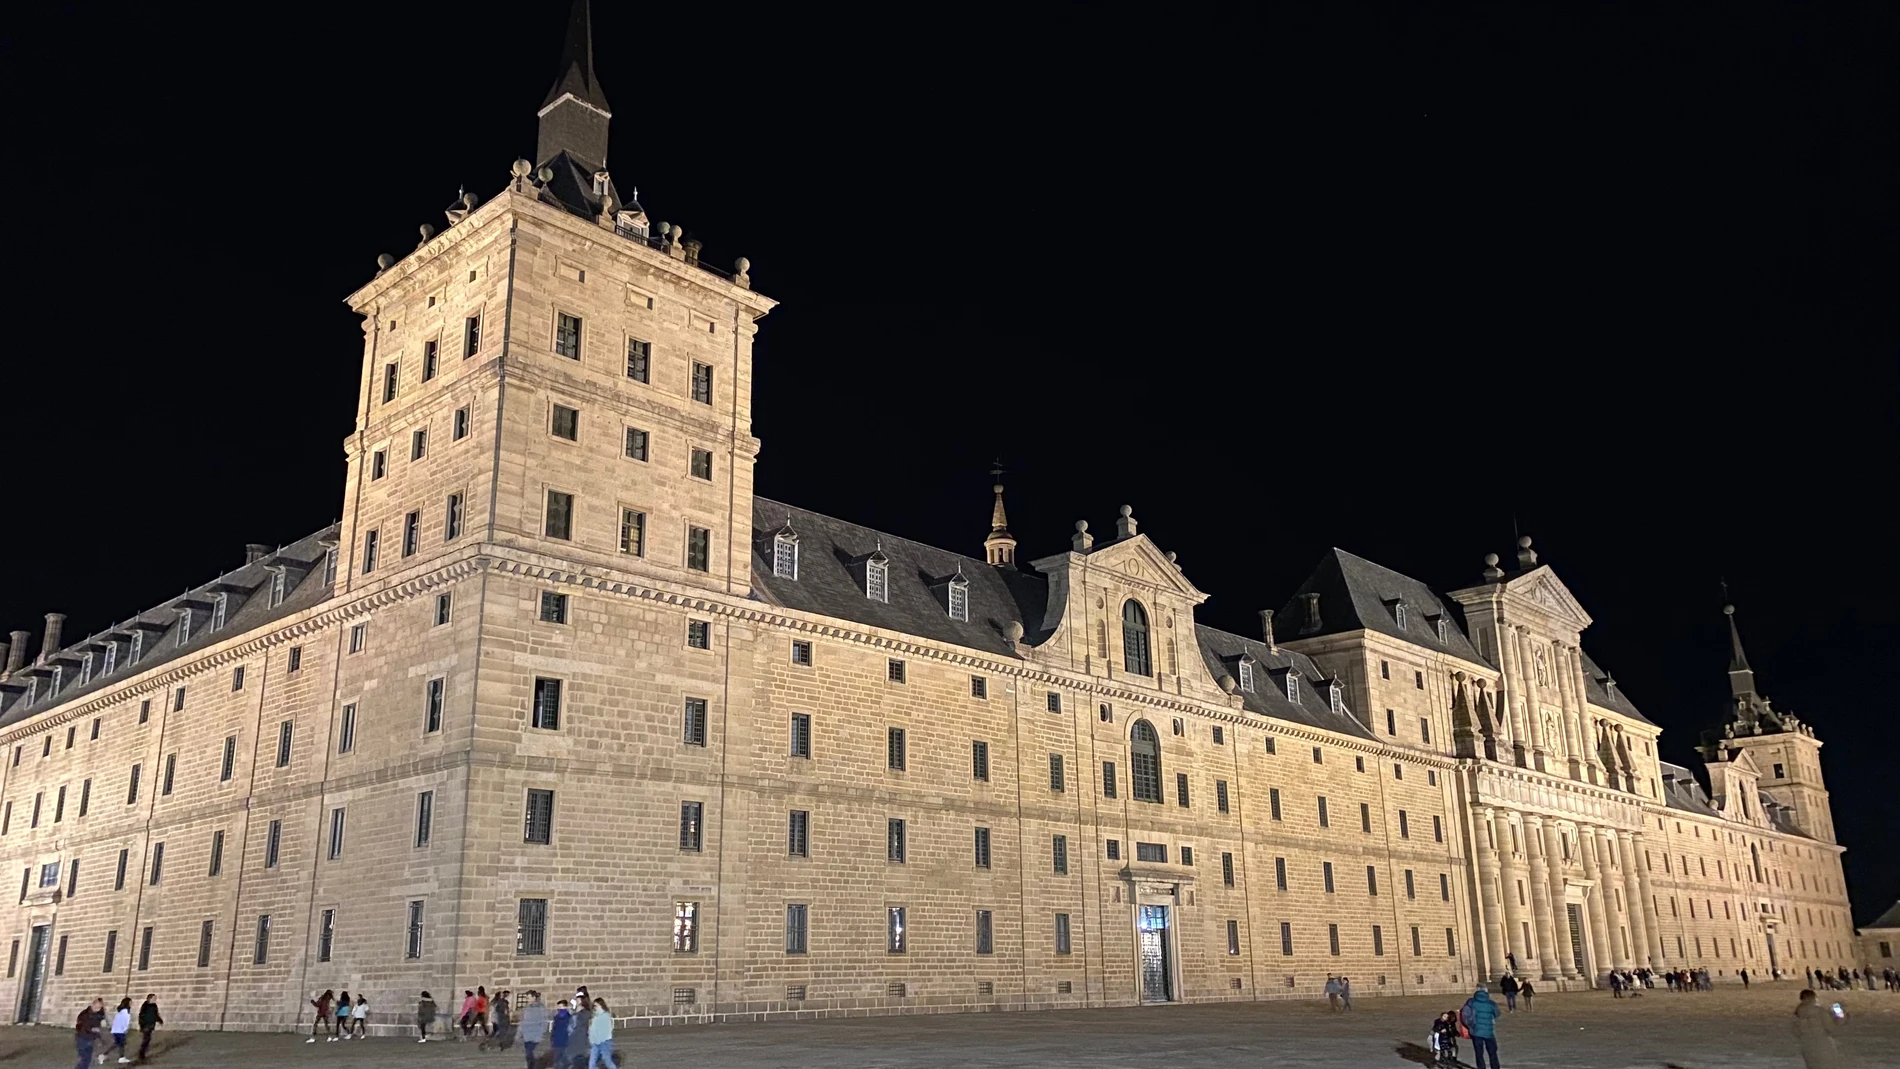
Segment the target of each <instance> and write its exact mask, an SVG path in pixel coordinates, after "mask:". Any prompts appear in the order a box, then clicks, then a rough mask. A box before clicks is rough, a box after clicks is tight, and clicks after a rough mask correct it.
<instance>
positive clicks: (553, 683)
mask: <svg viewBox="0 0 1900 1069" xmlns="http://www.w3.org/2000/svg"><path fill="white" fill-rule="evenodd" d="M532 716H533V721H532V726H534V727H537V728H544V729H546V730H548V731H555V730H558V729H559V728H560V726H561V681H560V680H558V679H546V678H542V677H536V678H535V681H534V708H533V712H532Z"/></svg>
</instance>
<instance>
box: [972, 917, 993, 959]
mask: <svg viewBox="0 0 1900 1069" xmlns="http://www.w3.org/2000/svg"><path fill="white" fill-rule="evenodd" d="M976 952H977V953H978V954H993V953H995V952H996V942H995V933H994V931H993V925H992V923H991V915H990V911H989V910H987V909H979V910H977V911H976Z"/></svg>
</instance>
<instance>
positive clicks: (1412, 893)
mask: <svg viewBox="0 0 1900 1069" xmlns="http://www.w3.org/2000/svg"><path fill="white" fill-rule="evenodd" d="M1405 897H1407V898H1417V897H1418V889H1417V887H1416V886H1414V885H1413V883H1412V870H1411V869H1406V870H1405Z"/></svg>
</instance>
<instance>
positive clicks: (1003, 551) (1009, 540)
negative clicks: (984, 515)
mask: <svg viewBox="0 0 1900 1069" xmlns="http://www.w3.org/2000/svg"><path fill="white" fill-rule="evenodd" d="M990 476H991V478H994V479H995V480H996V482H995V484H994V485H992V486H991V487H990V490H991V492H992V493H994V494H995V495H996V503H995V504H993V505H991V506H990V534H989V537H988V538H985V539H984V540H983V556H984V559H985V560H987V561H989V562H990V563H991V564H996V565H1006V566H1011V567H1013V566H1014V565H1015V564H1016V536H1014V535H1012V534H1010V533H1009V517H1008V516H1006V515H1005V514H1004V513H1003V462H1002V461H1000V460H998V461H996V462H995V464H994V466H992V467H991V468H990Z"/></svg>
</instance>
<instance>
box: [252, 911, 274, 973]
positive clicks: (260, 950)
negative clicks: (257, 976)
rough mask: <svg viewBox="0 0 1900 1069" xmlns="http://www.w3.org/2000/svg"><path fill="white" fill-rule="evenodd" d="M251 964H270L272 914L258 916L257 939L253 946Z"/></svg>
mask: <svg viewBox="0 0 1900 1069" xmlns="http://www.w3.org/2000/svg"><path fill="white" fill-rule="evenodd" d="M251 964H252V965H268V964H270V914H268V913H260V914H258V915H257V939H256V941H255V942H253V943H252V944H251Z"/></svg>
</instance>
